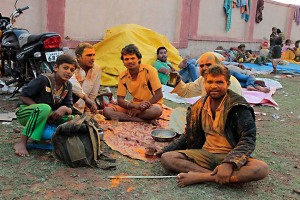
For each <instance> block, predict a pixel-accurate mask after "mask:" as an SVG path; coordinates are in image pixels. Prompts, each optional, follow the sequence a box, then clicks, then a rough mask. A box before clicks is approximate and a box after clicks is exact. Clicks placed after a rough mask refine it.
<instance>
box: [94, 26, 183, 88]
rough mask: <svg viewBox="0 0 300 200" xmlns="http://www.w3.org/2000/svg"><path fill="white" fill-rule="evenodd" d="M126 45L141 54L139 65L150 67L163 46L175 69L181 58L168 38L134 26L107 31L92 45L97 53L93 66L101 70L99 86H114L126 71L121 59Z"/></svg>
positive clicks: (118, 27) (117, 27)
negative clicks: (158, 49) (131, 46)
mask: <svg viewBox="0 0 300 200" xmlns="http://www.w3.org/2000/svg"><path fill="white" fill-rule="evenodd" d="M128 44H135V45H136V46H137V47H138V48H139V50H140V52H141V53H142V63H144V64H150V65H152V66H153V63H154V61H155V60H156V50H157V48H158V47H160V46H164V47H166V48H167V50H168V56H169V57H168V61H169V62H171V63H172V65H173V66H174V67H175V69H178V65H179V63H180V62H181V60H182V58H181V57H180V55H179V53H178V50H177V49H176V48H175V47H174V46H173V45H172V44H171V43H170V42H169V41H168V39H167V37H165V36H163V35H161V34H159V33H156V32H155V31H152V30H150V29H147V28H145V27H142V26H139V25H136V24H125V25H120V26H116V27H113V28H110V29H108V30H107V31H106V35H105V36H104V38H103V40H102V41H101V42H99V43H97V44H95V45H94V48H95V50H96V59H95V63H96V64H97V65H99V66H100V67H101V68H102V77H101V82H100V84H101V85H104V86H116V85H117V84H118V76H119V74H120V73H121V72H122V71H124V70H126V68H125V67H124V65H123V62H122V60H121V59H120V57H121V50H122V48H124V47H125V46H126V45H128Z"/></svg>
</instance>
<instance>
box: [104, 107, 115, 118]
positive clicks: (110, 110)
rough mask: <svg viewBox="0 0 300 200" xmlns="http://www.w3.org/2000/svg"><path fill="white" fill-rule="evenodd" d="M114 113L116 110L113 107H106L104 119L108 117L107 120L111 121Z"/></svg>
mask: <svg viewBox="0 0 300 200" xmlns="http://www.w3.org/2000/svg"><path fill="white" fill-rule="evenodd" d="M112 112H114V109H113V108H111V107H105V108H104V109H103V115H104V117H106V118H108V119H110V117H111V115H112Z"/></svg>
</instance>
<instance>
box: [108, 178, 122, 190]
mask: <svg viewBox="0 0 300 200" xmlns="http://www.w3.org/2000/svg"><path fill="white" fill-rule="evenodd" d="M120 182H121V179H111V180H110V186H109V188H114V187H117V186H118V185H119V184H120Z"/></svg>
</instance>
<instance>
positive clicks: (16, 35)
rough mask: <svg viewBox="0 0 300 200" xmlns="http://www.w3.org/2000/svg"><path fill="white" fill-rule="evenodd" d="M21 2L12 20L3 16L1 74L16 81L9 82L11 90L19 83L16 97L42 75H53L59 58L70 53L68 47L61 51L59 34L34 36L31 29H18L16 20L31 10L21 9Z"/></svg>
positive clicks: (0, 52)
mask: <svg viewBox="0 0 300 200" xmlns="http://www.w3.org/2000/svg"><path fill="white" fill-rule="evenodd" d="M17 2H18V0H16V1H15V4H14V7H15V9H16V10H15V11H14V12H13V13H12V14H11V15H10V17H2V15H1V13H0V39H1V46H0V59H1V66H2V69H1V72H2V75H4V74H8V75H10V76H11V77H12V79H11V80H8V81H6V82H5V84H6V85H7V86H8V85H11V84H13V83H16V88H15V90H14V92H13V96H14V95H15V94H16V93H17V92H18V91H19V90H20V88H22V86H24V85H25V84H26V83H28V82H29V81H30V80H32V79H34V78H36V77H37V76H38V75H39V74H41V73H49V72H50V73H51V72H53V67H54V62H55V61H56V58H57V57H58V56H59V55H61V54H63V53H64V52H67V51H68V48H67V47H64V48H61V47H60V46H61V37H60V35H59V34H57V33H55V32H47V33H41V34H38V35H33V34H30V33H29V31H28V30H27V29H24V28H16V27H14V26H13V25H14V23H15V22H16V19H17V18H18V17H19V16H20V15H21V14H23V11H25V10H27V9H29V7H28V6H26V7H23V8H17V7H16V5H17Z"/></svg>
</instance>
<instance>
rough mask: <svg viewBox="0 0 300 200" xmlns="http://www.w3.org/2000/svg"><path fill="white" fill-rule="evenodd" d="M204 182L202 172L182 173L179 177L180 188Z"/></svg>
mask: <svg viewBox="0 0 300 200" xmlns="http://www.w3.org/2000/svg"><path fill="white" fill-rule="evenodd" d="M204 181H205V180H203V177H202V173H200V172H188V173H180V174H178V175H177V185H178V186H179V187H184V186H187V185H193V184H197V183H202V182H204Z"/></svg>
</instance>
